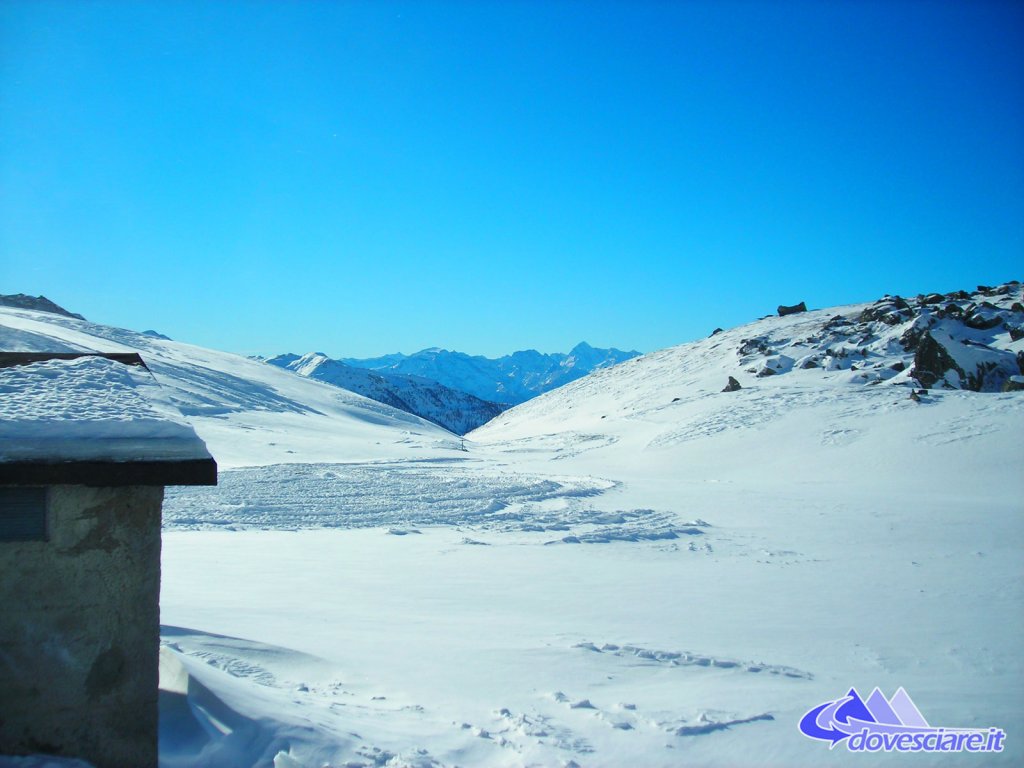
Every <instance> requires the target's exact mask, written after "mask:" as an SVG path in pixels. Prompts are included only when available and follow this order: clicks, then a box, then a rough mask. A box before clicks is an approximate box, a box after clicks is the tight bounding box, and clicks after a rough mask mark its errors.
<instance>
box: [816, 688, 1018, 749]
mask: <svg viewBox="0 0 1024 768" xmlns="http://www.w3.org/2000/svg"><path fill="white" fill-rule="evenodd" d="M799 728H800V733H802V734H803V735H804V736H806V737H807V738H809V739H817V740H820V741H827V742H828V744H829V749H834V748H835V747H836V746H837V745H839V744H842V743H845V745H846V748H847V749H848V750H849V751H851V752H1002V751H1003V744H1004V742H1005V740H1006V733H1005V732H1004V731H1003V730H1002V729H1000V728H947V727H935V726H932V725H930V724H929V723H928V721H927V720H925V718H924V715H922V714H921V711H920V710H919V709H918V708H917V705H916V704H914V701H913V699H911V698H910V694H908V693H907V692H906V691H905V690H904V689H903V688H898V689H896V692H895V693H894V694H893V695H892V696H891V697H890V698H888V699H887V698H886V697H885V695H884V694H883V693H882V691H881V690H880V689H878V688H875V689H874V690H873V691H872V692H871V695H870V696H868V697H867V698H866V699H865V698H863V697H862V696H861V695H860V694H859V693H858V692H857V689H856V688H851V689H850V690H849V691H848V692H847V694H846V695H845V696H842V697H840V698H838V699H835V700H834V701H827V702H825V703H824V704H819V705H818V706H816V707H814V708H813V709H811V710H810V711H808V712H807V713H806V714H805V715H804V716H803V717H802V718H801V719H800V724H799Z"/></svg>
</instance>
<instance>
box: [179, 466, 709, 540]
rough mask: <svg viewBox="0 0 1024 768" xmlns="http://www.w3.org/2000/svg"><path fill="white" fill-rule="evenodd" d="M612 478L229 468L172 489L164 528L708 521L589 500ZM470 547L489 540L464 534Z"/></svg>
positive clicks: (526, 526)
mask: <svg viewBox="0 0 1024 768" xmlns="http://www.w3.org/2000/svg"><path fill="white" fill-rule="evenodd" d="M615 485H616V484H615V483H613V482H611V481H608V480H602V479H599V478H593V477H563V476H547V475H532V474H523V473H518V472H508V471H497V470H495V469H493V468H491V469H489V468H481V467H480V466H475V465H473V464H472V463H468V464H465V463H447V462H429V461H424V462H382V463H377V464H280V465H273V466H269V467H253V468H245V469H234V470H226V471H223V472H221V474H220V483H219V485H218V486H217V487H213V488H208V487H201V486H200V487H184V488H173V489H172V488H169V489H168V490H167V495H166V499H165V502H164V526H165V527H166V528H167V529H171V530H173V529H187V530H201V529H218V528H219V529H228V530H239V529H251V528H255V529H286V530H294V529H303V528H372V527H386V528H389V533H391V534H394V535H405V534H409V533H419V532H420V531H419V530H418V527H419V526H455V527H466V528H470V529H473V530H482V531H491V532H524V533H537V534H541V543H545V544H593V543H609V542H612V541H653V540H671V539H677V538H679V537H681V536H702V535H704V533H705V531H706V529H707V528H709V527H710V526H709V524H708V523H707V522H705V521H703V520H695V521H689V522H682V521H679V520H677V516H676V515H675V514H673V513H671V512H659V511H657V510H652V509H632V510H618V511H612V512H608V511H602V510H598V509H594V508H593V507H592V506H591V504H590V503H589V500H590V499H592V498H593V497H595V496H598V495H600V494H602V493H604V492H605V491H607V490H609V489H611V488H614V487H615ZM464 543H466V544H485V543H488V542H481V541H477V540H475V539H468V538H467V539H465V540H464Z"/></svg>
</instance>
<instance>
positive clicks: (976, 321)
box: [964, 312, 1003, 331]
mask: <svg viewBox="0 0 1024 768" xmlns="http://www.w3.org/2000/svg"><path fill="white" fill-rule="evenodd" d="M1002 324H1003V319H1002V318H1001V317H999V316H998V315H993V316H991V317H985V316H984V315H982V314H981V313H980V312H975V313H974V314H973V315H971V316H970V317H968V318H967V319H965V320H964V325H966V326H967V327H968V328H974V329H975V330H978V331H989V330H991V329H993V328H996V327H998V326H1000V325H1002Z"/></svg>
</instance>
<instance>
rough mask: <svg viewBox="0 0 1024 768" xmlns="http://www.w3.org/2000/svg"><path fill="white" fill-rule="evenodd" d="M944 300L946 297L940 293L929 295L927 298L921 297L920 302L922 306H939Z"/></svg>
mask: <svg viewBox="0 0 1024 768" xmlns="http://www.w3.org/2000/svg"><path fill="white" fill-rule="evenodd" d="M945 299H946V297H945V296H943V295H942V294H941V293H929V294H928V295H927V296H922V297H921V299H920V302H921V303H922V304H941V303H942V302H943V301H945Z"/></svg>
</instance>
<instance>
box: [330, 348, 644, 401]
mask: <svg viewBox="0 0 1024 768" xmlns="http://www.w3.org/2000/svg"><path fill="white" fill-rule="evenodd" d="M639 354H640V353H639V352H623V351H622V350H619V349H596V348H594V347H591V346H590V345H589V344H587V343H586V342H580V343H579V344H577V345H576V346H575V347H573V348H572V350H571V351H570V352H569V353H568V354H563V353H560V352H555V353H552V354H543V353H541V352H537V351H536V350H534V349H528V350H523V351H520V352H514V353H512V354H511V355H505V356H504V357H499V358H496V359H490V358H486V357H483V356H480V355H467V354H464V353H462V352H451V351H449V350H447V349H437V348H433V349H424V350H421V351H419V352H417V353H416V354H413V355H402V354H395V355H385V356H383V357H376V358H370V359H366V360H357V359H345V360H344V361H343V362H345V363H347V364H349V365H352V366H355V367H358V368H368V369H371V370H375V371H382V372H383V371H387V372H393V373H405V374H411V375H414V376H421V377H423V378H427V379H430V380H432V381H438V382H440V383H442V384H444V385H445V386H448V387H451V388H453V389H458V390H462V391H463V392H469V393H470V394H473V395H475V396H476V397H479V398H480V399H482V400H487V401H490V402H495V403H506V404H515V403H522V402H524V401H526V400H529V399H530V398H531V397H535V396H537V395H539V394H541V393H542V392H547V391H549V390H552V389H555V388H556V387H560V386H562V385H563V384H566V383H568V382H570V381H573V380H575V379H578V378H580V377H581V376H585V375H586V374H588V373H590V372H591V371H594V370H597V369H599V368H607V367H609V366H612V365H616V364H618V363H621V362H623V361H624V360H629V359H630V358H633V357H636V356H637V355H639Z"/></svg>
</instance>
